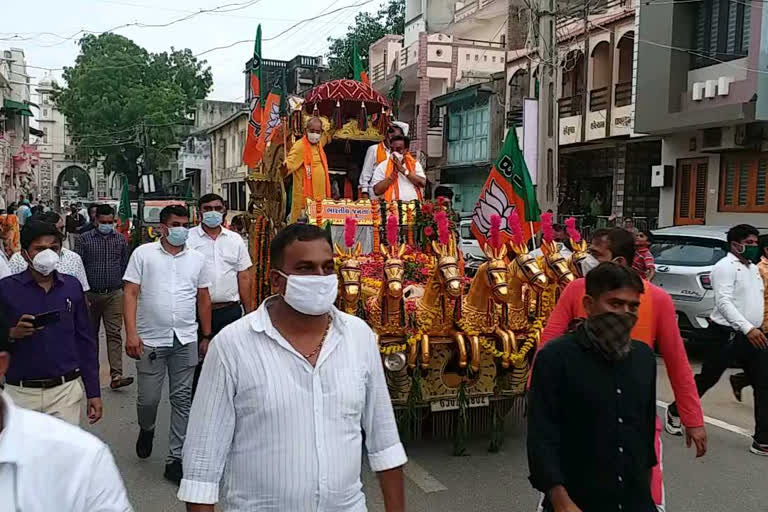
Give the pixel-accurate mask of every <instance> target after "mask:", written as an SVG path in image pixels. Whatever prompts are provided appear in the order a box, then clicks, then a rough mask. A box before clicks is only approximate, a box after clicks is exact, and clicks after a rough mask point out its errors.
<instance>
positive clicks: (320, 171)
mask: <svg viewBox="0 0 768 512" xmlns="http://www.w3.org/2000/svg"><path fill="white" fill-rule="evenodd" d="M330 140H331V134H330V132H324V131H323V121H322V120H321V119H320V118H319V117H313V118H311V119H310V120H309V121H307V126H306V133H305V135H304V137H302V138H301V139H300V140H298V141H296V143H295V144H294V145H293V146H292V147H291V150H290V151H289V152H288V157H287V158H286V160H285V165H286V167H287V168H288V169H287V174H289V175H293V192H292V196H291V197H292V201H291V218H290V222H291V223H293V222H296V221H297V220H298V219H299V217H301V215H302V212H304V210H305V209H306V206H307V199H314V200H315V201H322V200H323V199H328V198H330V197H331V180H330V175H329V174H328V158H327V157H326V156H325V150H324V149H323V148H324V146H325V145H326V144H328V143H329V142H330Z"/></svg>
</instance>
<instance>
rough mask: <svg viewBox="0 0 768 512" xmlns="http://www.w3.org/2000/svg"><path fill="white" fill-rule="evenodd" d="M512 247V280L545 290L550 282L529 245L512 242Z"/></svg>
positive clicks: (537, 289) (510, 271)
mask: <svg viewBox="0 0 768 512" xmlns="http://www.w3.org/2000/svg"><path fill="white" fill-rule="evenodd" d="M510 248H511V254H512V255H513V256H514V258H510V262H509V277H510V281H511V282H514V281H517V282H518V284H528V285H530V286H531V287H533V288H534V290H536V291H542V290H544V288H546V286H547V282H548V281H547V276H546V275H545V274H544V272H543V271H542V270H541V267H539V264H538V262H537V261H536V258H534V257H533V256H532V255H531V254H530V253H529V252H528V247H526V245H525V244H515V243H512V244H511V245H510Z"/></svg>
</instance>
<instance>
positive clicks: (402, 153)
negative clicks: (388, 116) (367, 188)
mask: <svg viewBox="0 0 768 512" xmlns="http://www.w3.org/2000/svg"><path fill="white" fill-rule="evenodd" d="M410 144H411V141H410V139H409V138H408V137H400V136H397V135H395V136H394V137H392V138H391V139H390V142H389V145H390V148H391V149H392V154H391V155H390V157H389V158H388V159H387V160H386V161H384V162H382V163H380V164H379V165H378V167H376V170H375V171H374V172H373V179H372V180H371V183H373V184H374V186H373V192H374V194H376V195H377V196H378V197H380V198H383V199H384V200H386V201H397V200H400V201H415V200H416V199H419V200H421V199H422V196H423V191H424V187H425V186H426V184H427V175H426V174H424V169H423V168H422V167H421V164H420V163H419V161H418V160H416V159H415V158H414V157H413V156H412V155H411V154H410V153H409V152H408V148H409V147H410Z"/></svg>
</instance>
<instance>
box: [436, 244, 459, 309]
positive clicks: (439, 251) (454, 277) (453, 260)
mask: <svg viewBox="0 0 768 512" xmlns="http://www.w3.org/2000/svg"><path fill="white" fill-rule="evenodd" d="M432 250H433V251H434V252H435V254H436V255H437V278H438V280H439V282H440V285H441V288H442V290H443V291H444V292H445V293H446V294H447V295H448V296H449V297H453V298H456V297H460V296H461V292H462V285H461V275H460V273H459V259H458V256H457V254H458V251H457V250H456V240H455V239H454V238H453V237H451V240H450V242H448V245H447V246H446V245H443V244H439V243H437V242H436V241H433V242H432Z"/></svg>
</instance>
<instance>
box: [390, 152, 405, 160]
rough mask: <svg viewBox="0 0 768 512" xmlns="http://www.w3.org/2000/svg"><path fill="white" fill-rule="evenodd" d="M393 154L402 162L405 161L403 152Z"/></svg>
mask: <svg viewBox="0 0 768 512" xmlns="http://www.w3.org/2000/svg"><path fill="white" fill-rule="evenodd" d="M392 156H393V157H395V158H396V159H397V160H398V161H400V162H402V161H403V154H402V153H397V152H395V153H392Z"/></svg>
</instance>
